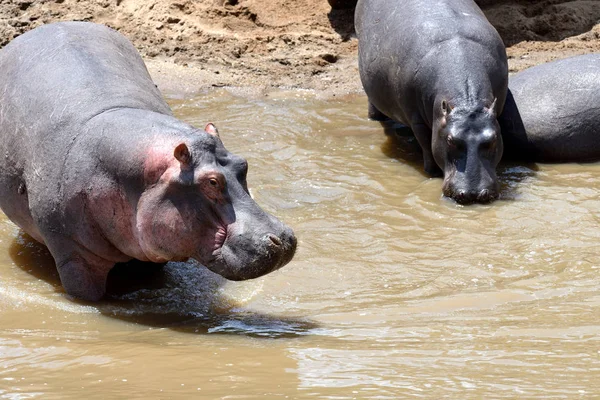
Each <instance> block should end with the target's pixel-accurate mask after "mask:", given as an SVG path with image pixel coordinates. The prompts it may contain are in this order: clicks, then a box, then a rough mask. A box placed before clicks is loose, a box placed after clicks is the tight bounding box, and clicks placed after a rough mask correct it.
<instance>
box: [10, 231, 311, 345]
mask: <svg viewBox="0 0 600 400" xmlns="http://www.w3.org/2000/svg"><path fill="white" fill-rule="evenodd" d="M9 254H10V256H11V258H12V260H13V262H14V263H15V265H16V266H18V267H19V268H21V269H22V270H24V271H26V272H27V273H29V274H31V275H32V276H34V277H35V278H37V279H39V280H42V281H44V282H46V283H47V284H49V285H50V286H51V287H52V288H53V291H54V292H55V294H63V296H64V290H63V289H62V286H61V284H60V278H59V276H58V272H57V271H56V267H55V264H54V259H53V258H52V256H51V254H50V252H49V251H48V249H47V248H46V247H45V246H43V245H41V244H39V243H38V242H36V241H35V240H34V239H32V238H31V237H30V236H29V235H27V234H26V233H24V232H22V231H20V232H19V234H18V236H17V237H16V238H15V239H14V240H13V241H12V243H11V246H10V247H9ZM227 284H228V281H227V280H226V279H225V278H223V277H221V276H219V275H217V274H214V273H212V272H210V271H209V270H208V269H206V268H204V267H203V266H202V265H199V264H197V263H196V262H194V261H189V262H185V263H184V262H170V263H167V264H152V263H144V262H140V261H132V262H129V263H122V264H117V265H116V266H115V268H113V270H111V272H110V274H109V276H108V282H107V295H106V298H105V299H104V300H103V301H101V302H98V303H87V302H79V301H77V300H75V299H70V301H72V302H73V303H74V304H77V303H79V304H82V305H83V306H88V307H92V308H95V309H96V310H98V311H99V312H100V313H101V314H102V315H105V316H109V317H111V318H116V319H121V320H124V321H127V322H133V323H137V324H144V325H148V326H151V327H154V328H170V329H174V330H177V331H181V332H187V333H232V334H243V335H249V336H256V337H270V338H276V337H294V336H297V335H307V334H309V333H310V331H311V330H313V329H315V328H317V325H316V324H315V323H314V322H311V321H310V320H309V319H308V318H301V319H299V318H286V317H277V316H270V315H265V314H262V313H252V312H248V311H246V310H244V309H243V306H242V304H243V303H244V302H245V301H246V300H245V299H249V298H252V297H253V296H255V295H256V294H257V293H259V292H260V290H261V285H262V282H259V281H256V282H255V283H254V284H252V283H251V284H250V285H246V287H245V288H242V287H241V285H237V286H238V287H237V288H234V286H236V285H235V284H232V285H231V287H230V288H229V289H228V290H227V291H226V290H225V289H224V287H226V286H227ZM61 300H62V299H61Z"/></svg>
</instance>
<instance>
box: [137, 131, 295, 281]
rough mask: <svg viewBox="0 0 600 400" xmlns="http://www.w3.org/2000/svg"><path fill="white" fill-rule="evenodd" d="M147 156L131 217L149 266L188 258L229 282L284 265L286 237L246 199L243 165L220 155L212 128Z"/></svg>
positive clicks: (288, 251) (290, 236)
mask: <svg viewBox="0 0 600 400" xmlns="http://www.w3.org/2000/svg"><path fill="white" fill-rule="evenodd" d="M150 153H151V154H150V155H149V156H148V157H147V159H146V161H145V166H144V170H145V173H144V175H145V180H146V184H145V187H146V189H145V191H144V193H143V194H142V196H141V198H140V200H139V202H138V210H137V230H138V235H139V242H140V246H141V247H142V249H143V251H144V254H145V255H146V256H147V258H148V259H149V260H151V261H154V262H161V261H167V260H184V259H187V258H189V257H192V258H195V259H196V260H198V261H199V262H200V263H201V264H203V265H205V266H206V267H207V268H209V269H210V270H211V271H213V272H215V273H217V274H219V275H221V276H223V277H225V278H227V279H230V280H236V281H237V280H245V279H252V278H257V277H259V276H262V275H265V274H267V273H269V272H272V271H274V270H276V269H278V268H280V267H282V266H284V265H285V264H287V263H288V262H289V261H290V260H291V259H292V257H293V256H294V252H295V250H296V238H295V236H294V233H293V232H292V230H291V229H290V228H289V227H287V226H286V225H285V224H283V223H282V222H281V221H279V220H278V219H277V218H275V217H274V216H272V215H270V214H268V213H266V212H265V211H263V210H262V209H261V208H260V207H259V206H258V205H257V204H256V202H254V200H253V199H252V198H251V197H250V194H249V192H248V187H247V185H246V173H247V171H248V163H247V162H246V160H244V159H243V158H241V157H238V156H236V155H233V154H231V153H230V152H229V151H227V149H225V147H224V146H223V143H222V142H221V139H220V138H219V135H218V132H217V130H216V128H215V127H214V125H212V124H208V125H207V126H206V128H205V129H204V131H202V130H198V131H195V132H193V133H192V134H191V135H188V136H185V138H184V139H183V140H182V139H181V138H179V139H177V140H175V141H173V142H172V143H166V144H160V145H159V146H158V147H155V148H154V149H153V150H151V152H150Z"/></svg>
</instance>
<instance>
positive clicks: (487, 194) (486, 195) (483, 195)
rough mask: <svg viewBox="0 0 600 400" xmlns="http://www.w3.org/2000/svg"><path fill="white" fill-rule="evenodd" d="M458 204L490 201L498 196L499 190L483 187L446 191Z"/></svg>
mask: <svg viewBox="0 0 600 400" xmlns="http://www.w3.org/2000/svg"><path fill="white" fill-rule="evenodd" d="M444 195H445V196H447V197H450V198H452V199H453V200H454V201H456V202H457V203H458V204H463V205H467V204H473V203H481V204H485V203H490V202H492V201H494V200H496V199H497V198H498V191H497V190H494V189H482V190H479V191H467V190H457V191H455V192H453V193H448V194H446V193H444Z"/></svg>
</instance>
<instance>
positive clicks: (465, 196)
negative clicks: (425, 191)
mask: <svg viewBox="0 0 600 400" xmlns="http://www.w3.org/2000/svg"><path fill="white" fill-rule="evenodd" d="M495 108H496V101H494V102H493V103H491V104H488V105H481V106H479V107H460V106H457V107H455V108H453V107H452V105H451V104H449V102H447V101H446V100H442V101H440V102H438V103H436V109H435V110H434V126H433V135H432V151H433V156H434V159H435V161H436V163H437V164H438V166H439V167H440V168H441V169H442V170H443V171H444V183H443V187H442V190H443V193H444V195H445V196H447V197H450V198H452V199H454V200H455V201H456V202H458V203H460V204H470V203H488V202H490V201H493V200H495V199H496V198H497V197H498V192H499V185H498V178H497V177H496V166H497V165H498V162H500V158H501V157H502V151H503V144H502V136H501V134H500V126H499V125H498V121H497V119H496V110H495Z"/></svg>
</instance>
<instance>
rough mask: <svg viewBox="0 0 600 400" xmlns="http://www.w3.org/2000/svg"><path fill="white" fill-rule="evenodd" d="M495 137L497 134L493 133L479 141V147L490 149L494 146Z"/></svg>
mask: <svg viewBox="0 0 600 400" xmlns="http://www.w3.org/2000/svg"><path fill="white" fill-rule="evenodd" d="M496 138H497V136H496V135H493V136H492V137H490V138H489V139H488V140H485V141H483V142H481V144H480V145H479V148H480V149H481V150H492V149H493V148H494V147H495V146H496Z"/></svg>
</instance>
